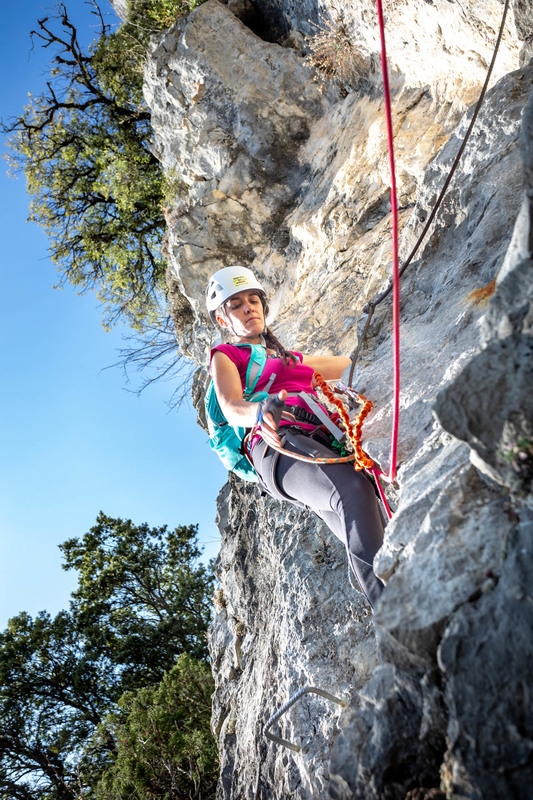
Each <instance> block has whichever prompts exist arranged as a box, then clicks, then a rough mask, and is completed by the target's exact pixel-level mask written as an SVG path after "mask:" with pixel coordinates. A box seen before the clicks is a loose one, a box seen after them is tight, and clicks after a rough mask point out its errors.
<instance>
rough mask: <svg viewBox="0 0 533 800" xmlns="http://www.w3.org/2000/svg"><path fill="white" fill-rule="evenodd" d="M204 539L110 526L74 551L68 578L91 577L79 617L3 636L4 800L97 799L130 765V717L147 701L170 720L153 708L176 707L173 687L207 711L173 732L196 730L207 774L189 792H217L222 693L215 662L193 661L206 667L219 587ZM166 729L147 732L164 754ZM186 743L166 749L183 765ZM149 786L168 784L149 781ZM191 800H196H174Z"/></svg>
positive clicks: (25, 624)
mask: <svg viewBox="0 0 533 800" xmlns="http://www.w3.org/2000/svg"><path fill="white" fill-rule="evenodd" d="M195 537H196V528H195V527H194V526H189V527H181V528H176V529H175V530H173V531H168V530H167V528H166V527H162V528H154V529H149V528H148V526H146V525H141V526H134V525H133V524H132V523H131V521H129V520H128V521H123V520H120V519H111V518H109V517H106V516H105V515H103V514H100V515H99V517H98V520H97V524H96V525H95V526H94V527H93V528H92V529H91V530H90V532H89V533H87V534H86V535H85V536H84V537H83V538H82V539H81V540H79V539H71V540H70V541H68V542H66V543H65V544H64V545H63V546H62V549H63V552H64V554H65V560H66V564H65V567H66V568H67V569H76V570H77V571H78V573H79V582H78V587H77V589H76V591H75V592H74V594H73V597H72V602H71V606H70V610H69V611H62V612H61V613H60V614H58V615H57V616H56V617H55V618H52V617H50V615H48V614H47V613H46V612H41V613H40V614H39V615H38V616H37V617H36V618H35V619H32V618H31V617H30V616H29V615H28V614H25V613H22V614H19V615H18V616H17V617H15V618H13V619H11V620H10V621H9V624H8V627H7V629H6V630H5V631H4V632H3V633H1V634H0V798H1V799H2V800H8V799H9V800H18V799H19V798H20V800H74V798H79V797H81V796H84V797H85V796H92V794H91V793H92V792H93V790H94V789H95V787H96V785H97V783H98V781H99V780H100V778H101V777H102V774H103V773H104V772H105V771H106V770H111V769H112V768H113V764H114V763H115V761H116V759H117V753H121V754H122V755H121V759H122V761H124V759H126V760H127V748H126V749H125V746H126V745H125V741H126V740H125V739H123V737H120V738H117V735H116V729H117V725H119V723H120V724H126V723H127V718H126V716H125V711H126V710H127V711H128V713H129V711H132V710H133V709H134V708H135V709H136V708H137V707H138V706H137V705H136V702H137V701H136V699H135V698H136V695H137V694H138V693H139V704H140V705H139V708H140V707H141V706H142V707H143V708H144V709H145V712H146V714H147V715H148V716H149V717H150V719H152V720H157V719H159V718H160V716H159V714H160V712H159V711H157V712H156V711H155V710H154V711H153V712H152V711H151V710H150V703H151V702H152V700H153V702H154V703H155V704H156V706H157V704H159V706H162V704H163V705H164V702H165V698H167V695H168V691H170V690H168V691H167V689H166V688H162V689H161V694H158V684H159V683H160V682H161V681H163V684H164V685H165V686H167V684H166V683H165V681H167V680H170V684H168V686H172V692H173V693H174V696H178V694H179V693H180V692H181V693H182V694H181V695H180V696H182V697H183V703H182V705H183V704H185V700H186V698H189V699H190V700H191V702H193V701H194V702H196V701H197V702H198V708H199V709H200V712H199V714H198V715H196V712H194V714H192V716H190V719H189V718H186V716H184V714H185V711H183V712H182V716H181V717H180V716H179V714H178V712H177V711H176V716H175V717H174V723H173V724H176V725H178V724H179V725H183V726H184V727H183V730H184V731H185V730H189V728H190V731H191V733H190V737H189V738H190V739H191V741H192V740H195V741H197V743H198V752H197V751H194V752H195V753H196V755H193V754H192V751H191V753H190V754H189V755H190V758H192V759H193V761H194V760H195V759H196V760H198V766H197V767H194V769H193V768H192V767H191V769H192V773H191V774H192V775H193V777H191V776H189V777H186V778H185V777H184V778H183V781H184V785H188V783H187V781H190V780H192V781H193V783H194V780H196V779H197V780H198V781H199V782H200V783H199V785H200V786H204V784H205V785H206V786H207V785H209V786H210V785H211V783H210V782H211V780H212V779H211V777H210V776H211V772H210V771H209V770H210V769H211V767H208V766H207V765H208V764H211V763H212V761H213V756H212V750H213V747H214V744H213V740H212V737H211V734H210V731H209V723H208V711H207V705H209V703H208V701H207V699H206V698H207V697H208V694H209V693H210V692H211V691H212V687H211V683H210V679H209V677H208V674H209V669H208V667H207V665H206V664H205V661H201V660H198V661H196V660H194V658H193V657H192V656H190V654H193V655H195V656H197V657H198V658H199V659H205V658H206V640H205V636H206V629H207V624H208V621H209V616H210V612H209V598H210V597H211V594H212V588H213V578H212V574H211V570H210V568H209V567H205V566H203V565H200V564H196V559H197V557H198V555H199V552H200V551H199V549H198V546H197V543H196V538H195ZM185 654H186V655H187V658H182V659H181V660H180V656H184V655H185ZM176 659H178V661H177V664H176ZM180 664H181V666H180V667H179V669H178V668H177V667H178V666H179V665H180ZM165 672H168V673H169V675H171V674H172V678H168V679H167V678H166V677H165ZM191 676H196V677H194V680H193V678H192V677H191ZM182 679H183V681H186V683H185V684H184V685H182V686H181V687H180V680H182ZM145 690H146V691H145ZM125 692H127V694H126V695H125V697H126V699H125V700H123V701H121V700H120V698H121V697H122V695H124V693H125ZM143 692H144V694H143ZM202 692H203V694H202ZM195 693H196V694H195ZM195 698H196V699H195ZM202 698H203V699H202ZM119 702H120V703H122V708H123V711H122V712H120V713H119V705H118V704H119ZM187 702H188V700H187ZM206 703H207V705H206ZM143 704H144V705H143ZM159 706H158V707H159ZM183 708H185V705H183ZM191 708H192V707H191ZM117 713H119V717H116V714H117ZM168 713H171V709H169V711H168ZM191 713H192V712H191ZM114 715H115V716H114ZM161 720H163V721H164V725H163V726H162V728H161V730H159V729H157V730H156V728H153V729H150V731H151V732H150V731H148V729H147V731H148V732H147V735H148V733H149V734H150V735H153V736H154V737H156V738H157V739H158V741H160V742H164V741H166V739H165V737H167V738H168V736H169V735H170V730H171V724H170V722H168V720H167V718H166V717H165V715H164V714H163V716H162V717H161ZM165 720H166V721H165ZM132 724H133V722H132ZM195 725H196V726H197V727H196V728H194V726H195ZM165 726H166V727H165ZM126 738H127V737H126ZM180 741H181V740H180V739H179V737H178V739H174V740H172V741H170V740H169V741H168V743H167V744H166V745H165V747H167V749H168V752H169V753H170V754H171V755H172V757H173V758H174V757H175V758H176V759H178V762H179V759H180V758H181V757H182V756H180V755H179V754H180V752H181V751H180V747H182V744H183V743H182V744H180ZM150 746H151V745H150ZM183 746H184V745H183ZM154 747H156V745H154ZM157 747H159V745H157ZM203 747H205V748H206V752H205V759H206V762H205V765H204V762H203V761H202V758H204V756H203V755H202V754H201V753H200V750H202V748H203ZM148 750H149V748H148V749H147V752H148ZM187 753H188V751H187ZM189 755H187V758H188V757H189ZM169 757H170V756H169ZM183 758H185V755H183ZM122 761H121V763H122ZM151 763H152V764H153V768H154V769H156V768H158V767H157V763H156V761H152V762H151ZM158 763H159V762H158ZM180 763H181V762H180ZM191 763H192V762H191ZM120 769H122V768H120ZM146 769H147V770H148V766H147V768H146ZM195 770H196V771H195ZM202 770H203V771H202ZM110 774H111V773H110ZM195 776H196V777H195ZM146 780H147V781H151V782H157V781H158V780H160V777H158V776H150V775H149V774H148V772H147V773H146ZM206 782H207V783H206ZM180 791H181V790H180ZM118 796H119V795H117V797H118ZM140 796H143V795H140ZM148 796H149V795H146V797H148ZM181 796H187V795H185V794H179V792H177V793H176V794H174V795H172V794H170V795H168V797H169V798H170V797H181ZM205 796H206V797H207V796H209V795H205Z"/></svg>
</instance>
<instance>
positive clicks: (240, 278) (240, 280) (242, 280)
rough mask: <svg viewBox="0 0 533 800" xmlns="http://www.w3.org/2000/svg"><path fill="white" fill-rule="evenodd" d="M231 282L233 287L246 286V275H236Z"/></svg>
mask: <svg viewBox="0 0 533 800" xmlns="http://www.w3.org/2000/svg"><path fill="white" fill-rule="evenodd" d="M232 280H233V285H234V286H246V284H247V283H249V281H248V278H247V277H246V275H236V276H235V277H234V278H232Z"/></svg>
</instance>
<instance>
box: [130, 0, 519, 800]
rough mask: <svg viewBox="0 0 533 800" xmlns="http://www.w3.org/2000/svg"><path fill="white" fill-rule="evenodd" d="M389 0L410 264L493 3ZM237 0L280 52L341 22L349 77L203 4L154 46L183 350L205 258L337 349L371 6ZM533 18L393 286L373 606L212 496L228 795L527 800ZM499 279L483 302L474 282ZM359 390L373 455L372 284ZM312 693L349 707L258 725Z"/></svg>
mask: <svg viewBox="0 0 533 800" xmlns="http://www.w3.org/2000/svg"><path fill="white" fill-rule="evenodd" d="M385 6H386V10H387V46H388V52H389V58H390V67H391V82H392V87H393V103H394V108H393V114H394V128H395V149H396V154H397V175H398V184H399V204H400V220H401V225H402V240H401V256H402V259H405V258H406V257H407V255H408V254H409V253H410V251H411V249H412V247H413V245H414V242H415V241H416V239H417V237H418V234H419V232H420V230H421V228H422V227H423V224H424V221H425V220H426V219H427V217H428V215H429V213H430V212H431V209H432V208H433V205H434V203H435V200H436V197H437V195H438V193H439V191H440V188H441V186H442V184H443V182H444V180H445V178H446V175H447V174H448V170H449V168H450V166H451V163H452V161H453V159H454V157H455V154H456V152H457V150H458V147H459V145H460V143H461V140H462V137H463V136H464V133H465V130H466V127H467V125H468V120H469V115H468V113H467V114H466V115H465V113H464V112H465V110H466V109H467V108H468V107H469V105H470V104H471V103H472V101H473V100H474V99H475V98H476V97H477V94H478V93H479V90H480V87H481V84H482V82H483V80H484V77H485V74H486V68H487V64H488V62H489V61H490V58H491V55H492V47H493V44H494V41H495V38H496V34H497V29H498V26H499V20H500V18H501V13H502V11H503V5H502V3H500V2H486V3H483V4H479V3H475V2H463V3H457V2H449V0H434V2H429V1H428V0H405V1H404V2H397V3H386V4H385ZM256 7H257V8H258V10H259V11H260V12H261V15H262V16H261V25H262V28H261V30H262V33H263V36H266V31H267V29H268V25H269V24H270V26H271V28H270V31H271V33H272V34H273V33H274V32H276V34H277V35H278V36H279V37H281V35H282V34H283V38H284V39H287V38H288V39H289V40H290V42H292V44H293V45H294V43H295V42H300V43H302V41H303V39H302V36H301V34H302V33H303V34H308V33H309V30H310V26H309V23H308V22H307V20H309V19H315V20H316V21H320V20H325V19H327V18H328V15H329V18H330V19H331V20H335V19H336V18H337V17H338V14H339V13H341V15H342V18H343V23H344V25H345V27H346V29H347V30H348V31H349V32H350V35H351V37H352V40H353V42H354V43H355V45H356V46H357V48H358V49H359V52H360V54H361V58H362V59H363V60H364V63H365V64H366V65H367V72H366V73H365V74H364V75H363V74H362V75H361V76H360V79H359V80H358V81H355V82H354V85H353V86H351V87H348V89H349V91H348V93H347V94H346V92H345V91H341V90H339V88H338V87H335V86H330V87H329V88H327V89H326V90H323V91H320V88H319V84H318V83H317V82H316V81H315V80H314V76H313V71H312V70H311V68H310V67H309V64H308V63H307V61H306V60H305V59H304V57H303V54H302V52H301V51H300V50H298V49H294V47H292V48H291V47H284V46H281V44H279V43H276V42H273V41H264V39H262V38H260V37H258V36H257V35H256V34H255V33H254V32H252V31H251V30H250V28H248V27H247V26H246V25H245V24H243V23H242V22H241V21H239V20H238V19H236V18H235V16H234V15H233V14H232V13H231V12H230V11H229V9H228V8H227V7H225V6H224V5H223V4H221V3H219V2H218V0H208V2H207V3H205V4H204V5H203V6H201V7H199V8H198V9H197V10H196V11H195V12H193V14H192V15H191V16H190V17H189V18H188V19H185V20H182V21H180V22H178V23H177V25H176V26H175V27H174V28H173V29H171V30H170V31H168V32H167V33H166V34H165V35H163V36H162V37H160V38H159V39H158V40H157V41H156V42H154V45H153V48H152V53H151V59H150V63H149V65H148V69H147V74H146V96H147V100H148V102H149V104H150V106H151V108H152V113H153V126H154V132H155V148H156V151H157V153H158V155H159V158H160V159H161V162H162V164H163V166H164V168H165V170H166V173H167V175H168V177H169V180H170V181H174V182H175V185H176V197H175V200H174V201H173V203H172V205H171V207H169V208H168V209H167V220H168V225H169V227H168V242H167V246H168V252H169V276H168V279H169V287H170V291H171V294H172V297H173V302H174V308H175V323H176V330H177V336H178V341H179V344H180V346H181V348H182V350H183V352H185V353H186V354H188V355H190V356H191V357H193V358H194V359H195V360H196V361H197V363H198V364H199V365H200V366H202V367H203V368H205V364H206V361H207V353H208V348H209V346H210V343H211V341H212V337H213V335H214V332H213V331H212V330H211V328H210V327H209V325H208V321H207V319H206V315H205V312H204V307H203V291H204V287H205V283H206V280H207V277H208V275H209V274H210V273H211V272H212V271H213V270H214V269H217V268H219V267H220V266H224V265H227V264H230V263H235V262H242V261H245V262H246V263H248V264H250V265H251V266H252V267H253V268H254V269H255V270H256V271H257V272H258V274H259V275H260V276H261V279H262V280H263V281H264V282H265V283H266V285H267V286H268V287H269V290H270V292H271V296H272V299H273V306H274V308H275V311H276V315H277V316H276V322H275V326H274V327H275V328H276V331H277V332H278V334H279V335H280V338H281V339H282V340H283V341H284V342H285V343H286V344H287V345H289V346H291V347H295V348H297V349H304V350H307V351H317V352H330V353H337V352H338V353H351V352H352V351H353V350H354V348H355V347H356V345H357V343H358V330H359V331H360V330H361V328H362V325H363V322H364V314H363V307H364V306H365V303H366V302H368V300H370V299H372V298H373V297H374V296H375V295H376V293H377V292H378V291H379V290H380V289H381V288H382V287H383V286H384V285H385V283H386V281H387V280H388V274H389V269H390V198H389V191H388V185H389V176H388V164H387V151H386V141H385V135H384V118H383V101H382V96H381V88H380V87H381V83H380V81H381V79H380V75H379V68H378V66H377V65H378V60H379V57H378V39H377V28H376V17H375V11H374V7H373V5H372V4H368V3H366V2H363V0H352V2H346V3H344V4H342V6H340V11H339V5H338V4H334V3H333V2H331V3H324V4H321V5H320V7H319V6H318V5H315V4H314V3H312V2H310V1H309V0H306V2H302V3H300V4H299V3H293V2H290V1H289V0H279V1H278V0H276V2H274V0H264V1H262V2H260V1H259V0H258V2H257V4H256ZM530 12H531V4H530V3H529V2H520V1H519V0H515V2H514V3H513V4H512V7H511V10H510V14H509V18H508V22H507V25H506V29H505V32H504V36H503V39H502V45H501V50H500V52H499V54H498V58H497V61H496V66H495V70H494V75H493V79H492V83H491V86H492V88H491V89H490V91H489V93H488V95H487V97H486V100H485V103H484V105H483V108H482V111H481V114H480V117H479V119H478V122H477V123H476V127H475V129H474V133H473V136H472V138H471V140H470V143H469V145H468V146H467V148H466V150H465V153H464V156H463V159H462V161H461V165H460V168H459V170H458V172H457V174H456V176H455V178H454V180H453V183H452V184H451V186H450V189H449V191H448V193H447V195H446V198H445V200H444V202H443V205H442V207H441V209H440V211H439V213H438V216H437V219H436V221H435V223H434V225H433V227H432V229H431V231H430V233H429V236H428V237H427V239H426V240H425V242H424V244H423V245H422V247H421V248H420V250H419V251H418V253H417V256H416V258H415V260H414V261H413V263H412V265H411V266H410V268H409V270H408V272H406V274H405V276H404V279H403V288H402V308H401V320H402V395H401V412H402V417H401V426H400V453H399V462H400V469H399V475H398V491H397V492H395V493H392V496H393V497H394V499H395V501H397V511H396V514H395V516H394V519H393V521H392V522H391V523H390V524H389V526H388V528H387V533H386V541H385V544H384V547H383V548H382V550H381V551H380V553H379V554H378V556H377V558H376V564H375V566H376V569H377V570H378V572H379V573H380V574H381V575H382V576H383V577H384V579H385V580H386V582H387V588H386V591H385V593H384V595H383V598H382V602H381V603H380V605H379V607H378V609H377V613H376V615H375V619H374V620H372V618H371V617H370V615H369V610H368V607H367V606H366V604H365V602H364V600H363V599H362V597H361V595H359V594H358V593H357V592H355V591H354V589H352V588H351V586H350V584H349V582H348V580H347V575H346V566H345V558H344V554H343V553H342V548H340V546H339V545H338V544H337V542H336V541H335V540H334V539H333V536H332V535H331V534H330V533H329V532H328V531H327V530H326V529H325V528H324V527H323V526H322V525H321V524H319V523H318V522H317V521H316V520H314V519H309V518H308V517H307V516H306V515H305V514H304V513H303V512H300V511H298V510H296V509H293V508H291V507H290V506H282V505H279V504H278V503H276V502H275V501H273V500H271V499H270V498H267V497H264V496H262V495H261V493H260V492H259V491H258V489H257V487H255V486H244V485H243V484H242V483H240V482H239V481H238V480H235V481H233V480H231V481H230V483H229V485H228V486H226V487H225V488H224V489H223V491H222V493H221V496H220V498H219V514H220V520H219V524H220V529H221V534H222V547H221V553H220V558H219V563H218V570H219V576H220V581H221V587H222V595H223V608H221V609H220V610H219V611H218V612H217V616H216V619H215V623H214V625H213V629H212V635H211V652H212V658H213V669H214V674H215V679H216V682H217V691H216V695H215V699H214V717H213V724H214V728H215V731H216V733H217V736H218V737H219V742H220V747H221V764H222V770H221V781H220V786H219V797H220V798H224V799H226V798H227V800H240V798H286V797H289V796H290V797H294V798H301V799H302V800H304V799H305V800H307V798H323V797H328V796H330V797H336V798H347V799H348V798H364V799H366V798H376V799H377V798H380V799H381V798H385V797H387V798H389V797H390V798H401V800H403V799H404V798H405V797H406V793H407V792H408V791H410V790H412V791H415V790H418V794H417V795H416V796H417V797H425V796H427V797H429V796H430V794H429V790H430V789H432V790H433V795H432V796H436V795H435V792H439V791H440V792H442V794H441V796H448V797H454V798H455V797H461V798H463V797H464V798H467V797H468V798H491V800H492V798H493V797H505V798H507V797H517V798H522V797H524V798H526V797H529V796H530V795H529V794H528V793H529V791H530V788H529V787H530V786H531V778H532V777H533V776H532V775H531V763H532V752H533V730H532V729H531V723H530V722H529V720H528V716H527V714H526V713H525V711H524V709H525V708H527V704H528V698H529V697H530V695H531V690H532V688H533V687H532V685H531V677H530V673H531V670H530V669H529V668H528V664H529V663H530V659H531V630H532V620H531V612H530V607H531V595H530V592H531V589H530V587H531V581H530V575H529V573H530V570H531V554H530V549H529V548H530V544H529V542H530V538H531V533H532V530H531V527H532V525H531V510H530V505H531V499H530V498H531V474H532V472H533V470H532V466H531V461H530V458H531V460H533V454H531V453H530V451H529V450H528V447H529V445H528V441H531V437H533V431H532V430H531V427H530V420H531V416H532V415H531V411H532V409H531V405H530V404H531V400H530V398H531V397H533V392H532V391H531V388H532V387H531V384H532V379H531V367H530V364H531V359H530V354H531V347H530V339H531V329H530V326H531V322H530V320H531V300H530V296H529V295H528V292H529V291H530V286H531V262H530V261H528V259H529V258H530V257H531V235H530V231H531V227H530V221H531V211H530V206H529V203H530V198H531V192H532V191H533V190H532V188H531V187H532V186H533V179H532V172H531V163H532V159H531V125H532V123H531V122H529V123H528V124H529V127H528V126H527V125H526V126H525V127H524V131H525V132H524V133H523V144H522V154H523V158H524V159H525V162H526V171H525V177H524V169H523V163H522V157H521V155H520V152H519V146H518V143H519V135H520V128H521V122H522V115H523V110H524V107H525V106H526V103H527V100H528V97H529V95H530V93H531V89H532V86H533V68H532V67H528V66H527V65H526V61H527V56H528V53H529V49H530V42H531V39H532V31H533V24H532V20H533V15H532V14H531V13H530ZM248 21H249V20H248ZM250 24H252V23H250ZM311 27H312V26H311ZM259 28H260V26H259V25H257V26H256V30H259ZM266 38H269V37H266ZM270 38H275V37H274V35H272V36H270ZM285 43H287V42H286V41H285ZM304 46H305V45H304ZM524 187H525V188H524ZM520 208H522V212H521V217H520V219H521V222H520V223H519V225H518V227H517V230H516V232H515V237H514V241H513V245H512V248H511V250H510V251H509V255H508V257H507V260H506V259H505V257H506V252H507V250H508V247H509V243H510V241H511V236H512V231H513V226H514V224H515V220H516V218H517V215H518V213H519V210H520ZM502 264H504V269H503V270H501V268H502ZM500 270H501V274H500V278H499V281H498V287H497V292H496V295H495V297H494V299H493V300H492V305H491V307H490V310H489V311H488V312H487V306H486V302H485V303H484V302H477V301H474V300H473V299H472V295H471V293H472V292H475V291H477V290H482V289H483V287H485V286H486V285H488V284H490V282H491V281H492V280H493V279H494V278H495V277H496V276H497V275H498V272H499V271H500ZM203 375H204V377H205V373H203ZM202 379H203V378H202V375H200V376H199V380H198V384H197V385H198V386H201V384H202ZM354 385H355V386H356V387H357V388H358V389H359V390H360V391H362V392H364V393H365V394H366V395H368V396H369V397H370V398H371V399H372V400H373V401H374V403H375V411H374V412H373V415H372V416H371V418H370V419H369V421H368V423H367V424H366V426H365V437H366V446H367V449H368V451H369V452H370V454H371V455H372V456H373V457H374V458H376V459H377V460H379V461H380V463H381V464H382V466H384V467H387V466H388V450H389V438H390V413H391V402H392V391H391V341H390V301H389V300H386V301H384V303H383V304H382V305H381V306H380V307H379V308H378V309H377V311H376V313H375V316H374V318H373V321H372V324H371V326H370V330H369V336H368V339H367V341H366V342H364V343H363V346H362V349H361V352H360V355H359V359H358V362H357V366H356V370H355V375H354ZM436 413H437V414H438V419H437V417H436ZM374 631H375V632H376V633H377V638H376V636H375V633H374ZM502 676H504V677H502ZM310 684H312V685H317V686H319V687H321V688H325V689H327V690H329V691H332V692H333V693H334V694H337V695H339V696H342V697H344V698H347V699H349V701H350V705H349V707H348V708H347V709H346V710H345V711H342V712H341V711H339V709H338V707H337V706H334V705H331V704H329V703H328V702H327V701H324V700H322V699H316V698H314V697H312V696H308V697H306V698H305V699H304V700H302V701H301V703H300V704H299V705H297V706H295V707H293V708H292V709H291V710H290V711H289V712H288V713H287V715H286V716H285V717H284V718H283V720H282V721H281V722H280V723H278V724H277V726H276V728H275V730H276V731H277V732H278V733H281V735H282V736H284V737H285V738H287V739H289V740H291V741H293V742H295V743H297V744H299V745H301V747H302V749H301V751H300V752H299V753H298V754H295V753H293V752H291V751H289V750H287V749H285V748H283V747H280V746H279V745H275V744H273V743H271V742H267V741H266V740H265V739H264V737H263V736H262V734H261V730H262V727H263V725H264V724H265V722H266V720H267V719H268V718H269V717H270V716H271V715H272V714H273V713H274V711H276V710H277V709H278V708H280V707H281V706H282V705H283V704H284V703H285V702H286V701H287V700H288V698H289V697H291V696H292V695H293V694H294V693H295V692H296V691H298V690H299V689H301V688H302V687H303V686H306V685H310ZM339 729H342V732H341V733H340V734H339ZM424 792H426V794H424ZM491 792H492V793H491ZM412 797H413V798H414V797H415V795H414V794H413V795H412Z"/></svg>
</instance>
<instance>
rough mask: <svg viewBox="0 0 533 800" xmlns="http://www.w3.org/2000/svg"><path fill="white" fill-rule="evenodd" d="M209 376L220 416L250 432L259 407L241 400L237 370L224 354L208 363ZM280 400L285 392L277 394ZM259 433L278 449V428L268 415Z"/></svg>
mask: <svg viewBox="0 0 533 800" xmlns="http://www.w3.org/2000/svg"><path fill="white" fill-rule="evenodd" d="M211 376H212V378H213V383H214V384H215V391H216V394H217V398H218V402H219V403H220V408H221V409H222V413H223V414H224V416H225V417H226V419H227V420H228V422H229V423H230V425H234V426H235V427H241V428H253V427H254V425H255V424H256V422H257V415H258V413H259V408H260V405H261V404H260V403H253V402H250V401H249V400H245V399H244V398H243V392H242V385H241V378H240V375H239V370H238V369H237V367H236V366H235V364H234V363H233V361H232V360H231V359H230V358H228V356H227V355H226V354H225V353H222V352H220V350H216V351H215V352H214V353H213V358H212V359H211ZM281 395H284V396H283V397H282V399H283V400H285V398H286V397H287V392H280V396H281ZM261 432H262V435H263V438H264V439H265V441H267V442H268V443H269V444H276V445H278V446H279V445H280V439H279V436H278V433H277V425H276V424H275V422H274V420H273V419H272V417H271V415H270V414H266V415H265V416H264V417H263V420H262V422H261Z"/></svg>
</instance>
